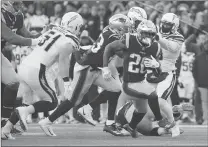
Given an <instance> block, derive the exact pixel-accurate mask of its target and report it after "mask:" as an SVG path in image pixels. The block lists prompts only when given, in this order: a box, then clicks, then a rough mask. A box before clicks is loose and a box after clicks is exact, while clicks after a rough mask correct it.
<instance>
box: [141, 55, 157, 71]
mask: <svg viewBox="0 0 208 147" xmlns="http://www.w3.org/2000/svg"><path fill="white" fill-rule="evenodd" d="M151 58H152V59H149V58H145V59H144V66H145V67H149V68H158V67H160V63H159V62H158V61H157V60H156V59H155V58H154V57H153V56H152V55H151Z"/></svg>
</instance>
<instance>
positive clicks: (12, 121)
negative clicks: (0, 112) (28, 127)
mask: <svg viewBox="0 0 208 147" xmlns="http://www.w3.org/2000/svg"><path fill="white" fill-rule="evenodd" d="M9 121H10V122H11V123H12V124H13V125H15V124H16V123H17V122H18V121H19V118H18V116H17V114H16V113H15V112H12V114H11V116H10V118H9Z"/></svg>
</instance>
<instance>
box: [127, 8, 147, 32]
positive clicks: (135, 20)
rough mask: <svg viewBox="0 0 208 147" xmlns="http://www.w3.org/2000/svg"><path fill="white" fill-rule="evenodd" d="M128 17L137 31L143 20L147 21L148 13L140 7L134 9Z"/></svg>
mask: <svg viewBox="0 0 208 147" xmlns="http://www.w3.org/2000/svg"><path fill="white" fill-rule="evenodd" d="M127 16H128V17H129V19H130V21H131V23H132V25H134V28H135V29H136V28H137V26H138V25H139V23H140V22H141V21H142V20H143V19H147V13H146V12H145V10H144V9H142V8H140V7H132V8H131V9H130V10H129V12H128V14H127Z"/></svg>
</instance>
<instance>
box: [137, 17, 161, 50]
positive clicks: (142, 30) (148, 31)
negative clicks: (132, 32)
mask: <svg viewBox="0 0 208 147" xmlns="http://www.w3.org/2000/svg"><path fill="white" fill-rule="evenodd" d="M156 34H157V27H156V26H155V24H154V23H153V22H152V21H150V20H143V21H142V22H141V23H140V24H139V25H138V27H137V38H138V40H139V41H140V42H141V43H142V44H143V45H144V46H145V47H149V46H151V44H152V43H153V41H154V39H155V36H156Z"/></svg>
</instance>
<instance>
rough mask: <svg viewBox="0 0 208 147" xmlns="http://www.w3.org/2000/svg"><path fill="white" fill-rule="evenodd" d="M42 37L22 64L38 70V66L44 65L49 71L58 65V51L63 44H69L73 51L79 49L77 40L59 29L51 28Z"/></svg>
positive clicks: (62, 29) (67, 32)
mask: <svg viewBox="0 0 208 147" xmlns="http://www.w3.org/2000/svg"><path fill="white" fill-rule="evenodd" d="M43 36H44V37H45V39H43V40H42V42H40V43H39V44H38V45H37V46H35V47H34V48H33V49H34V50H33V51H32V53H31V54H30V55H29V56H27V57H26V58H25V60H24V61H23V62H22V63H23V64H26V65H28V66H32V67H35V68H40V64H44V65H45V66H46V68H47V69H49V68H51V67H52V66H53V65H54V64H57V63H58V56H59V50H60V48H61V47H62V46H63V45H64V44H66V45H67V44H71V45H72V46H73V47H74V49H75V50H79V48H80V45H79V39H78V38H77V37H76V36H75V35H73V34H72V33H70V32H69V31H67V30H65V29H64V28H61V27H53V28H52V29H50V30H49V31H47V32H45V33H44V34H43ZM69 49H70V48H69Z"/></svg>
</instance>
